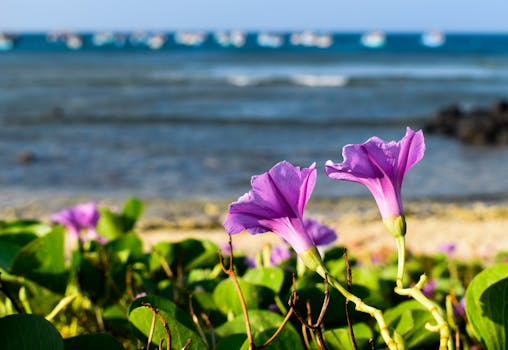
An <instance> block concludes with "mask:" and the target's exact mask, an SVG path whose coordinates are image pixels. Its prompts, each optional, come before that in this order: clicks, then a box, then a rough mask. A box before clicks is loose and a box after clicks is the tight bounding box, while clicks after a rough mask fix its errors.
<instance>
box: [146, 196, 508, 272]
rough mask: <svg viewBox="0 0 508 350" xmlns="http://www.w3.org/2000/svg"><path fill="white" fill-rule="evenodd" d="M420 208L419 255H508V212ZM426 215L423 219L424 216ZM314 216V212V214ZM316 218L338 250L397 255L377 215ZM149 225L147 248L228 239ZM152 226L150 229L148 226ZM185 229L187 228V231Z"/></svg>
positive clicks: (249, 240) (249, 241)
mask: <svg viewBox="0 0 508 350" xmlns="http://www.w3.org/2000/svg"><path fill="white" fill-rule="evenodd" d="M410 207H414V208H416V207H418V208H419V209H420V211H419V212H418V213H410V214H409V215H408V217H407V226H408V232H407V235H406V242H407V248H408V250H409V251H410V252H413V253H415V254H435V253H437V252H441V245H444V244H449V243H453V244H455V245H456V251H455V253H454V257H455V258H456V259H461V260H466V259H478V260H481V261H484V262H487V263H488V262H492V261H493V260H494V258H495V256H496V254H497V253H498V252H502V251H506V252H508V206H504V205H502V206H500V205H495V206H487V205H485V204H484V203H473V204H472V203H468V204H464V203H462V204H457V203H445V204H442V203H441V204H436V203H426V204H417V205H413V206H410ZM424 209H426V210H427V212H426V213H425V214H424V213H423V212H422V210H424ZM309 212H311V211H309ZM314 214H315V215H314V216H315V217H317V218H319V219H321V220H322V221H323V222H324V223H326V224H327V225H329V226H331V227H333V228H334V229H335V230H336V231H337V232H338V233H339V240H338V241H337V242H336V244H339V245H342V246H345V247H347V248H348V249H349V250H350V252H351V253H352V254H355V255H360V256H376V257H378V258H381V259H382V258H384V257H387V256H389V255H391V254H393V253H395V251H396V246H395V242H394V240H393V238H392V236H391V235H390V234H389V233H388V232H387V231H386V229H385V227H384V225H383V223H382V222H381V220H380V219H379V214H378V213H377V209H376V208H373V209H369V210H361V209H356V210H353V209H350V211H348V212H347V213H345V214H344V213H343V214H342V215H339V216H338V217H337V218H334V217H333V212H332V211H330V212H322V211H317V212H315V213H314ZM150 222H152V224H153V221H151V220H147V221H142V222H141V223H140V226H141V228H142V229H141V231H142V232H143V238H144V240H145V241H146V242H147V243H148V244H151V243H154V242H157V241H159V240H172V241H176V240H180V239H183V238H186V237H194V238H198V239H210V240H212V241H214V242H216V243H217V244H219V245H221V244H225V243H226V242H227V235H226V233H225V232H224V230H223V229H222V227H214V225H211V224H210V225H209V226H208V227H206V225H204V222H201V225H202V226H201V227H192V226H191V225H190V221H188V222H185V221H184V222H181V223H180V224H179V225H172V224H168V225H166V226H160V227H157V225H155V226H151V227H150V224H149V223H150ZM147 224H148V226H146V225H147ZM185 224H187V225H188V226H187V227H185ZM266 242H270V243H273V244H280V239H279V238H278V237H277V236H275V235H274V234H272V233H267V234H262V235H256V236H252V235H249V234H248V233H241V234H238V235H235V236H233V243H234V245H235V247H236V248H237V249H241V250H243V251H244V252H246V253H250V254H253V253H254V252H255V251H256V250H258V249H259V248H261V247H262V246H263V244H265V243H266Z"/></svg>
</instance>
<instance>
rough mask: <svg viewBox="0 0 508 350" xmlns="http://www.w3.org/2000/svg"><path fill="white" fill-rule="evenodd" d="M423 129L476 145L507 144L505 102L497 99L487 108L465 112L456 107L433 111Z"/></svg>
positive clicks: (507, 112) (507, 103) (507, 123)
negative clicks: (431, 117)
mask: <svg viewBox="0 0 508 350" xmlns="http://www.w3.org/2000/svg"><path fill="white" fill-rule="evenodd" d="M424 129H425V131H426V132H428V133H437V134H443V135H447V136H450V137H454V138H457V139H459V140H460V141H461V142H464V143H468V144H475V145H508V101H498V102H496V103H494V104H493V105H492V106H491V107H490V108H489V109H474V110H471V111H464V110H463V109H461V108H460V107H459V106H456V105H453V106H449V107H446V108H444V109H442V110H440V111H438V112H437V113H436V115H435V116H434V118H433V119H432V120H430V121H429V122H428V123H427V124H426V125H425V126H424Z"/></svg>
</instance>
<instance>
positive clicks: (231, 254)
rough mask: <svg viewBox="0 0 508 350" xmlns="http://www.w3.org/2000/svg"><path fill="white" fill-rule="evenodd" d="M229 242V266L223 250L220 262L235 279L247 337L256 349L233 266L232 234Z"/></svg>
mask: <svg viewBox="0 0 508 350" xmlns="http://www.w3.org/2000/svg"><path fill="white" fill-rule="evenodd" d="M228 244H229V251H230V254H229V267H228V268H226V266H224V261H223V258H222V252H221V251H219V262H220V265H221V267H222V271H224V273H225V274H227V275H228V276H229V277H230V278H231V280H232V281H233V284H234V286H235V289H236V292H237V294H238V297H239V298H240V305H241V306H242V311H243V318H244V320H245V330H246V332H247V339H248V341H249V350H255V349H256V345H255V344H254V337H253V336H252V331H251V329H250V321H249V312H248V310H247V305H246V303H245V299H244V297H243V294H242V289H241V288H240V283H239V282H238V279H237V278H236V273H235V269H234V266H233V243H232V239H231V235H229V239H228Z"/></svg>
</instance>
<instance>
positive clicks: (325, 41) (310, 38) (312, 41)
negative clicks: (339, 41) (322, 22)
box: [289, 31, 333, 49]
mask: <svg viewBox="0 0 508 350" xmlns="http://www.w3.org/2000/svg"><path fill="white" fill-rule="evenodd" d="M289 42H290V43H291V45H293V46H304V47H318V48H321V49H325V48H328V47H330V46H332V44H333V38H332V36H331V35H329V34H317V33H314V32H311V31H304V32H302V33H293V34H291V36H290V38H289Z"/></svg>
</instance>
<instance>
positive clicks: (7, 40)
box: [0, 33, 14, 51]
mask: <svg viewBox="0 0 508 350" xmlns="http://www.w3.org/2000/svg"><path fill="white" fill-rule="evenodd" d="M13 48H14V39H12V38H11V37H9V36H8V35H5V34H3V33H0V51H10V50H12V49H13Z"/></svg>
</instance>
